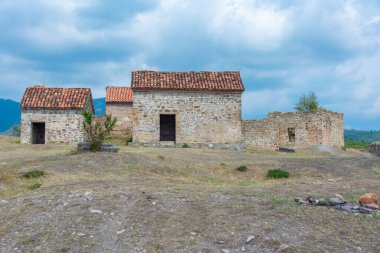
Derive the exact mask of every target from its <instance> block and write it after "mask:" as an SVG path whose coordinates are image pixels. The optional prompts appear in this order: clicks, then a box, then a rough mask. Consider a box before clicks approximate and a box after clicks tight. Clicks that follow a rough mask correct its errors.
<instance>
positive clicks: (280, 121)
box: [242, 109, 344, 149]
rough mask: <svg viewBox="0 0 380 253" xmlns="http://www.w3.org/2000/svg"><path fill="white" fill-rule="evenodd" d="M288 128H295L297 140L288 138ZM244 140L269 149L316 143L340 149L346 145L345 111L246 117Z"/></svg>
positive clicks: (243, 123)
mask: <svg viewBox="0 0 380 253" xmlns="http://www.w3.org/2000/svg"><path fill="white" fill-rule="evenodd" d="M289 128H293V129H294V131H295V136H294V141H291V140H290V138H289ZM242 141H243V143H245V144H249V145H253V146H257V147H261V148H269V149H277V148H279V147H280V146H286V147H308V146H311V145H316V144H323V145H329V146H333V147H338V148H340V147H342V146H344V132H343V114H342V113H335V112H330V111H327V110H322V109H321V110H316V111H310V112H288V113H281V112H272V113H269V114H268V118H265V119H260V120H243V121H242Z"/></svg>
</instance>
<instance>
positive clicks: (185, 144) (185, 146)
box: [181, 143, 189, 148]
mask: <svg viewBox="0 0 380 253" xmlns="http://www.w3.org/2000/svg"><path fill="white" fill-rule="evenodd" d="M181 148H189V145H187V143H184V144H182V146H181Z"/></svg>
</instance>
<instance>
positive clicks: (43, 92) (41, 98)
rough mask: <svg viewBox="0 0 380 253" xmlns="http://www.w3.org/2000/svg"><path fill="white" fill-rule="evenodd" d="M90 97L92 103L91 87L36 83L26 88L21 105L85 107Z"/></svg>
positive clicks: (25, 107) (47, 107) (27, 107)
mask: <svg viewBox="0 0 380 253" xmlns="http://www.w3.org/2000/svg"><path fill="white" fill-rule="evenodd" d="M88 99H90V100H91V101H90V102H91V105H92V96H91V89H87V88H50V87H49V88H48V87H44V86H42V85H36V86H34V87H30V88H26V90H25V93H24V96H23V98H22V101H21V105H20V106H21V108H23V109H84V108H85V106H86V104H87V100H88Z"/></svg>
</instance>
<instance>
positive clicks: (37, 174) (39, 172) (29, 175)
mask: <svg viewBox="0 0 380 253" xmlns="http://www.w3.org/2000/svg"><path fill="white" fill-rule="evenodd" d="M44 175H45V172H44V171H42V170H31V171H28V172H26V173H25V174H24V175H22V176H23V177H25V178H39V177H43V176H44Z"/></svg>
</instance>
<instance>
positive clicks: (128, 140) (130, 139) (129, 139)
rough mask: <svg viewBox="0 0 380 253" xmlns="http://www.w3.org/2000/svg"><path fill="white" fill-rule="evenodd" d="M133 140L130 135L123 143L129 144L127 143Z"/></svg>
mask: <svg viewBox="0 0 380 253" xmlns="http://www.w3.org/2000/svg"><path fill="white" fill-rule="evenodd" d="M131 142H133V139H132V136H130V137H128V139H127V140H126V141H125V145H127V146H128V145H129V143H131Z"/></svg>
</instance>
